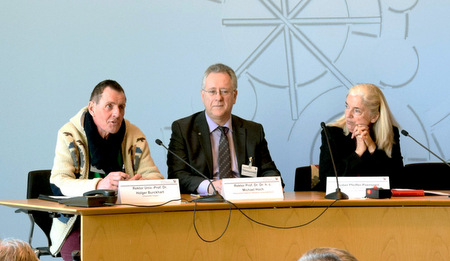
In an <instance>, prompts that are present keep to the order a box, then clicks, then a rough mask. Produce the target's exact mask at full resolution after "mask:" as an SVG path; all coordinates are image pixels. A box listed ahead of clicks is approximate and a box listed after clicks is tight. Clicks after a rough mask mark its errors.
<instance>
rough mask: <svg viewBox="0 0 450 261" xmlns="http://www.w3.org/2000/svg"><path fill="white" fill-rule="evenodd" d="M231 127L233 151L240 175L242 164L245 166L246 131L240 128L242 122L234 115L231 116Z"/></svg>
mask: <svg viewBox="0 0 450 261" xmlns="http://www.w3.org/2000/svg"><path fill="white" fill-rule="evenodd" d="M232 125H233V132H234V135H233V142H234V149H235V151H236V158H237V164H238V166H237V167H238V170H239V173H240V172H241V166H242V164H246V158H245V157H246V153H245V150H246V147H247V130H246V129H245V128H244V127H243V126H242V121H241V120H240V119H239V118H238V117H236V116H234V115H232Z"/></svg>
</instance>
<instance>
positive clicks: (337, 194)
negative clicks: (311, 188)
mask: <svg viewBox="0 0 450 261" xmlns="http://www.w3.org/2000/svg"><path fill="white" fill-rule="evenodd" d="M320 126H321V127H322V129H323V132H324V133H325V138H326V139H327V144H328V150H329V151H330V156H331V163H332V164H333V169H334V175H335V176H336V192H332V193H329V194H327V195H325V198H326V199H348V196H347V194H345V193H344V192H341V189H340V188H339V179H338V173H337V170H336V164H335V163H334V158H333V150H332V149H331V146H330V139H329V138H328V131H327V126H325V123H324V122H321V123H320Z"/></svg>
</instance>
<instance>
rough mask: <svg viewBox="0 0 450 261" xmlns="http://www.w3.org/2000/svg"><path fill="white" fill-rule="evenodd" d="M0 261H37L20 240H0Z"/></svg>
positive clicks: (29, 247) (28, 246)
mask: <svg viewBox="0 0 450 261" xmlns="http://www.w3.org/2000/svg"><path fill="white" fill-rule="evenodd" d="M0 260H2V261H35V260H39V259H38V258H37V256H36V254H35V253H34V251H33V249H32V248H31V246H30V244H28V243H27V242H25V241H22V240H20V239H3V240H2V239H0Z"/></svg>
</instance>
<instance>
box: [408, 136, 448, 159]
mask: <svg viewBox="0 0 450 261" xmlns="http://www.w3.org/2000/svg"><path fill="white" fill-rule="evenodd" d="M402 134H403V135H404V136H406V137H410V138H411V139H412V140H413V141H415V142H416V143H417V144H419V145H420V146H422V148H424V149H426V150H427V151H428V152H430V153H431V154H433V155H434V156H435V157H436V158H438V159H440V160H441V161H442V162H444V163H445V164H446V165H447V166H449V167H450V164H449V163H448V162H447V161H445V160H444V159H443V158H441V157H439V156H438V155H436V153H434V152H432V151H431V150H430V149H429V148H427V147H425V146H424V145H423V144H422V143H420V142H418V141H417V140H416V139H414V138H413V137H412V136H411V135H409V133H408V132H407V131H406V130H402Z"/></svg>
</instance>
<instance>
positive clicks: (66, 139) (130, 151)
mask: <svg viewBox="0 0 450 261" xmlns="http://www.w3.org/2000/svg"><path fill="white" fill-rule="evenodd" d="M86 112H87V107H84V108H83V109H81V111H80V112H78V113H77V114H76V115H75V116H74V117H72V118H71V119H70V121H69V122H68V123H67V124H65V125H64V126H63V127H62V128H61V129H60V130H59V131H58V139H57V142H56V149H55V159H54V162H53V168H52V174H51V176H50V183H53V184H55V185H56V186H57V187H59V188H60V189H61V192H62V194H64V195H65V196H72V197H73V196H81V195H82V194H83V193H84V192H86V191H90V190H94V189H96V187H97V183H98V182H99V181H100V180H101V179H100V178H94V179H88V176H89V166H90V165H89V148H88V144H87V138H86V133H85V132H84V128H83V123H84V115H85V113H86ZM125 124H126V130H125V136H124V140H123V142H122V155H123V161H124V165H125V172H126V173H128V174H129V175H131V176H133V175H135V174H138V173H139V174H141V175H142V177H143V178H144V179H163V178H164V177H163V176H162V175H161V173H160V172H159V170H158V168H157V167H156V166H155V163H154V162H153V159H152V157H151V155H150V149H149V147H148V143H147V140H146V138H145V135H144V134H143V133H142V132H141V130H140V129H139V128H138V127H136V126H135V125H133V124H131V123H130V122H129V121H128V120H126V119H125ZM76 218H77V216H74V217H71V218H70V219H69V221H68V222H67V223H63V222H61V221H60V220H59V219H57V218H54V219H53V225H52V229H51V231H50V238H51V240H52V246H51V247H50V251H51V252H52V254H56V253H58V252H59V251H60V249H61V246H62V244H63V242H64V240H65V239H66V237H67V236H68V235H69V233H70V231H71V229H72V227H73V224H74V223H75V220H76Z"/></svg>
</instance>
